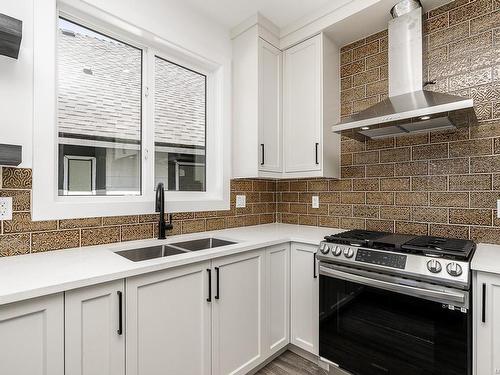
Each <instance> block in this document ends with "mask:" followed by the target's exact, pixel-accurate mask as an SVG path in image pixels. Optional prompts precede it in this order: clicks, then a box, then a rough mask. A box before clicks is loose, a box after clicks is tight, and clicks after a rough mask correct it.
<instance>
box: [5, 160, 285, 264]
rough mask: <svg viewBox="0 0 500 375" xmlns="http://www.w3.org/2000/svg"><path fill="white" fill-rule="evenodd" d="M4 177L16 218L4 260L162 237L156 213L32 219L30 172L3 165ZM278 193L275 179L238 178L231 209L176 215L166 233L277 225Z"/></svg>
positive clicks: (8, 229)
mask: <svg viewBox="0 0 500 375" xmlns="http://www.w3.org/2000/svg"><path fill="white" fill-rule="evenodd" d="M1 177H2V178H1V185H0V196H7V197H13V210H14V214H13V217H12V220H11V221H10V220H9V221H3V222H1V232H0V256H9V255H19V254H27V253H30V252H31V253H36V252H41V251H49V250H57V249H66V248H73V247H79V246H90V245H99V244H106V243H113V242H121V241H131V240H139V239H146V238H154V237H156V236H157V232H158V225H157V222H158V215H157V214H148V215H132V216H114V217H95V218H88V219H71V220H50V221H31V213H30V196H31V170H30V169H22V168H10V167H4V168H3V169H2V176H1ZM275 192H276V182H275V181H268V180H259V179H256V180H234V181H232V182H231V208H230V209H229V210H227V211H204V212H196V213H177V214H174V215H173V224H174V229H173V230H172V231H169V232H167V233H168V234H169V235H174V234H181V233H182V234H184V233H194V232H203V231H209V230H217V229H224V228H232V227H241V226H246V225H257V224H266V223H272V222H275V220H276V193H275ZM236 194H245V195H246V200H247V205H246V207H245V208H235V204H234V202H235V197H236Z"/></svg>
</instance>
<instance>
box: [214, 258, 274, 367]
mask: <svg viewBox="0 0 500 375" xmlns="http://www.w3.org/2000/svg"><path fill="white" fill-rule="evenodd" d="M265 255H266V253H265V251H264V250H257V251H250V252H247V253H243V254H237V255H232V256H228V257H224V258H220V259H215V260H213V261H212V268H213V270H214V272H215V274H214V280H215V284H214V293H215V294H214V302H213V329H212V342H213V352H212V358H213V363H212V365H213V372H212V374H214V375H228V374H246V373H247V372H248V371H249V370H251V369H252V368H254V367H255V366H257V365H258V364H259V363H261V362H262V361H263V360H264V359H265V357H264V353H263V351H264V329H263V327H264V319H265V289H264V287H265Z"/></svg>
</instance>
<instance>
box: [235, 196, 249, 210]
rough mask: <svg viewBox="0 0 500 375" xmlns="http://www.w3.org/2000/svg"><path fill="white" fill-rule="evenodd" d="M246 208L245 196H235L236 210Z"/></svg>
mask: <svg viewBox="0 0 500 375" xmlns="http://www.w3.org/2000/svg"><path fill="white" fill-rule="evenodd" d="M246 206H247V196H246V195H237V196H236V208H244V207H246Z"/></svg>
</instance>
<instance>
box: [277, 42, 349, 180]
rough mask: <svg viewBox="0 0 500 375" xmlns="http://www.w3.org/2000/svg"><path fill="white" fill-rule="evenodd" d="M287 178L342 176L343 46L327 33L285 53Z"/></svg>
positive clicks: (285, 148) (285, 161) (284, 142)
mask: <svg viewBox="0 0 500 375" xmlns="http://www.w3.org/2000/svg"><path fill="white" fill-rule="evenodd" d="M283 71H284V75H283V77H284V79H283V123H284V140H283V145H284V172H285V173H284V175H285V177H331V178H339V177H340V136H339V135H338V134H334V133H332V131H331V129H330V128H331V125H333V124H334V123H335V122H337V121H338V120H339V119H340V109H339V107H340V104H339V103H340V99H339V98H340V84H339V78H338V77H339V74H340V73H339V50H338V47H336V46H335V44H334V43H333V42H332V41H331V40H330V39H328V37H326V36H325V35H323V34H319V35H316V36H314V37H312V38H310V39H307V40H305V41H303V42H302V43H299V44H297V45H295V46H293V47H291V48H289V49H287V50H286V51H285V53H284V63H283Z"/></svg>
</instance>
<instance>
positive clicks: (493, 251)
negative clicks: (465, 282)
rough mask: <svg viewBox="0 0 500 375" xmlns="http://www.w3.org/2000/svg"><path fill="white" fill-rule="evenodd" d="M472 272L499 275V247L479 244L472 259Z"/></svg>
mask: <svg viewBox="0 0 500 375" xmlns="http://www.w3.org/2000/svg"><path fill="white" fill-rule="evenodd" d="M471 268H472V269H473V270H474V271H482V272H491V273H496V274H498V275H500V245H492V244H485V243H480V244H478V245H477V249H476V253H475V254H474V258H472V264H471Z"/></svg>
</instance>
